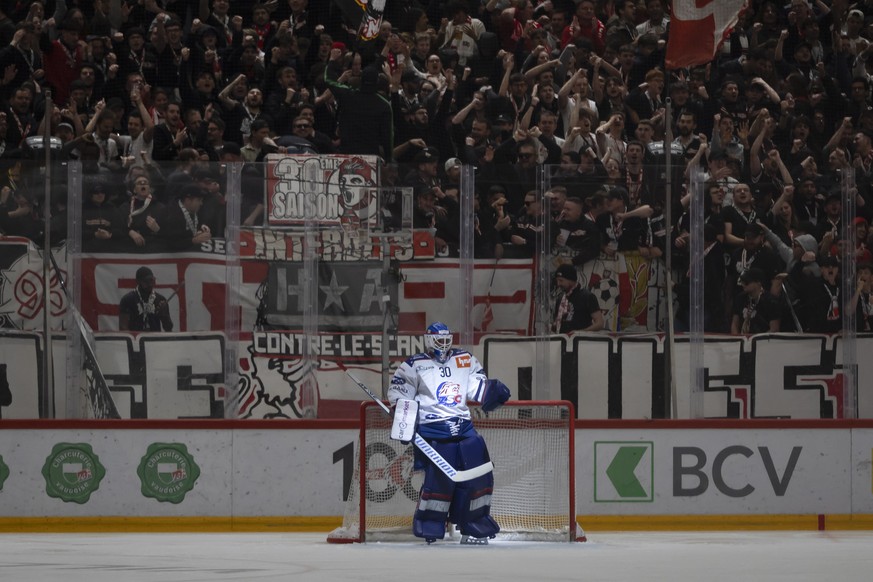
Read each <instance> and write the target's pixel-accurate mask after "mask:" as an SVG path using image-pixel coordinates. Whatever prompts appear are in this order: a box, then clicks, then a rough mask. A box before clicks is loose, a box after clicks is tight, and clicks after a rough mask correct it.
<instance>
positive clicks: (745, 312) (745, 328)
mask: <svg viewBox="0 0 873 582" xmlns="http://www.w3.org/2000/svg"><path fill="white" fill-rule="evenodd" d="M764 283H765V275H764V272H763V271H761V269H756V268H751V269H748V270H746V271H744V272H743V274H742V275H740V284H741V285H742V287H743V292H742V294H741V295H740V296H739V297H738V298H737V300H735V301H734V304H733V311H732V314H731V335H749V334H755V333H768V332H771V333H775V332H778V331H779V321H780V318H781V315H780V312H779V304H778V303H777V302H776V300H775V299H774V298H773V296H772V295H770V293H769V292H767V290H766V289H765V287H764Z"/></svg>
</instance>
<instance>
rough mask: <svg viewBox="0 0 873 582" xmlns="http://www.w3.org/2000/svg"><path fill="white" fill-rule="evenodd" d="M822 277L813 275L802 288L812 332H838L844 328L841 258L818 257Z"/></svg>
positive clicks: (828, 255)
mask: <svg viewBox="0 0 873 582" xmlns="http://www.w3.org/2000/svg"><path fill="white" fill-rule="evenodd" d="M818 266H819V269H821V277H811V278H809V279H808V280H807V281H806V283H805V284H804V286H803V288H802V289H801V290H802V292H803V312H804V313H805V314H806V319H807V330H806V331H808V332H810V333H837V332H839V331H840V330H841V329H842V328H843V317H842V298H841V295H840V293H841V288H840V287H841V282H840V279H839V275H840V260H839V259H838V258H837V257H835V256H833V255H831V254H822V255H821V256H820V257H819V259H818Z"/></svg>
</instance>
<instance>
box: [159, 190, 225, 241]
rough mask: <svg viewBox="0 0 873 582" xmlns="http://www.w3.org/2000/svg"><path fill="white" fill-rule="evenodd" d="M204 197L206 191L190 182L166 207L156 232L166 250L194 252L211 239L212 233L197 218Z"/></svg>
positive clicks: (198, 217)
mask: <svg viewBox="0 0 873 582" xmlns="http://www.w3.org/2000/svg"><path fill="white" fill-rule="evenodd" d="M205 196H206V191H205V190H204V189H203V188H201V186H200V185H199V184H197V183H195V182H193V181H192V182H189V183H188V184H186V185H185V186H184V187H183V188H182V192H181V194H180V195H179V197H178V198H177V199H176V200H174V201H173V202H170V203H169V204H168V205H167V207H166V209H165V213H164V215H163V216H162V217H161V219H160V220H158V223H159V224H160V225H161V229H160V230H159V231H158V232H157V237H159V238H160V239H161V240H162V241H163V243H164V244H165V245H166V248H167V250H169V251H188V250H194V249H195V248H199V246H200V244H201V243H204V242H207V241H209V240H211V239H212V231H211V230H210V228H209V226H207V225H206V224H204V223H203V221H202V220H201V218H200V216H199V213H200V209H201V208H202V207H203V199H204V197H205Z"/></svg>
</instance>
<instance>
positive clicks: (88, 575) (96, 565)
mask: <svg viewBox="0 0 873 582" xmlns="http://www.w3.org/2000/svg"><path fill="white" fill-rule="evenodd" d="M586 533H587V534H588V539H589V541H588V542H586V543H575V544H570V543H566V544H559V543H535V542H500V541H492V543H491V544H490V545H488V546H483V547H477V546H461V545H459V544H458V543H457V542H444V543H443V542H438V543H436V544H434V545H432V546H427V545H426V544H425V543H424V542H421V543H374V544H349V545H333V544H327V543H325V541H324V540H325V534H321V533H306V534H286V533H276V534H262V533H243V534H2V535H0V580H2V581H3V582H19V581H22V582H42V581H45V582H49V581H50V582H57V581H58V580H63V581H64V582H77V581H80V580H81V581H86V580H87V581H88V582H109V581H113V582H140V581H149V582H152V581H160V582H198V581H235V582H242V581H249V580H251V581H259V582H260V581H272V580H282V581H294V582H298V581H317V582H322V581H324V582H328V581H330V582H335V581H345V580H354V581H357V582H366V581H371V580H372V581H373V582H390V581H394V580H397V581H403V582H430V581H434V582H447V581H448V580H458V579H459V577H461V576H463V578H462V579H463V580H468V581H470V582H486V581H495V582H505V581H510V580H511V581H515V580H525V581H532V582H542V581H547V580H556V581H557V580H560V581H562V582H566V581H569V580H574V581H575V580H579V581H586V582H587V581H592V582H593V581H602V582H612V581H615V582H619V581H621V582H630V581H636V580H652V581H659V582H660V581H665V582H666V581H670V582H685V581H694V582H722V581H724V582H741V581H742V582H746V581H754V582H758V581H766V582H778V581H785V582H789V581H790V582H802V581H810V582H812V581H815V582H823V581H831V580H833V581H839V582H852V581H859V582H860V581H865V582H866V581H869V580H871V579H873V532H753V533H742V532H728V533H722V532H718V533H711V532H704V533H697V532H691V533H602V534H599V533H597V532H590V531H589V532H586Z"/></svg>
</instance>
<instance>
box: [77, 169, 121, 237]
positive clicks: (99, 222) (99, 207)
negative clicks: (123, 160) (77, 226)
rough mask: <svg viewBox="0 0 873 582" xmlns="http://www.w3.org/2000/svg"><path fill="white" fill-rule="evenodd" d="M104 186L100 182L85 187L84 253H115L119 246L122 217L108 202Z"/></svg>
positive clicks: (96, 181) (83, 215) (83, 213)
mask: <svg viewBox="0 0 873 582" xmlns="http://www.w3.org/2000/svg"><path fill="white" fill-rule="evenodd" d="M106 186H107V185H106V184H105V183H104V182H103V181H102V180H95V181H94V182H93V183H90V184H86V186H85V192H86V194H87V198H86V199H85V201H84V208H83V209H82V224H83V226H82V248H83V250H84V251H86V252H109V251H113V250H115V251H117V250H119V245H120V244H121V243H120V242H119V241H120V240H121V237H122V236H123V232H124V221H123V217H122V216H121V213H120V212H119V210H118V209H117V208H116V207H115V206H113V205H112V204H110V203H109V202H108V200H107V199H108V197H109V196H108V193H107V187H106Z"/></svg>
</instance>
